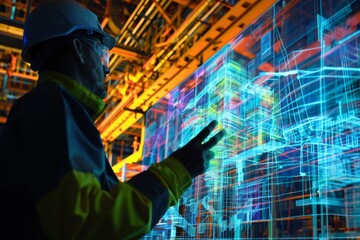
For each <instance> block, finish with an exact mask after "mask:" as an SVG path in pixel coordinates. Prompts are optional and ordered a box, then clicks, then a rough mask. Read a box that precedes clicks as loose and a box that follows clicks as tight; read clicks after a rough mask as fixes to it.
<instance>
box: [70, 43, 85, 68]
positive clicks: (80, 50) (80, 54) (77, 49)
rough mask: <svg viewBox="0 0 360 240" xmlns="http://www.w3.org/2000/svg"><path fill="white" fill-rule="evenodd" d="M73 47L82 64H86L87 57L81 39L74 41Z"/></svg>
mask: <svg viewBox="0 0 360 240" xmlns="http://www.w3.org/2000/svg"><path fill="white" fill-rule="evenodd" d="M73 47H74V49H75V52H76V55H77V56H78V58H79V60H80V62H81V63H82V64H85V55H84V48H83V46H82V44H81V42H80V40H79V39H77V38H74V39H73Z"/></svg>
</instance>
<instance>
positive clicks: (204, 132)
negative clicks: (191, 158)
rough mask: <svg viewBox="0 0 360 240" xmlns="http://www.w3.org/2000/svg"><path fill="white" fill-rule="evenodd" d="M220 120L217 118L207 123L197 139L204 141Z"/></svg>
mask: <svg viewBox="0 0 360 240" xmlns="http://www.w3.org/2000/svg"><path fill="white" fill-rule="evenodd" d="M217 124H218V122H217V121H216V120H213V121H211V122H210V124H209V125H207V126H206V127H205V128H204V129H203V130H201V132H200V133H199V134H198V135H197V136H196V137H195V138H194V140H195V141H198V142H200V143H201V142H203V141H204V140H205V138H207V137H208V136H209V135H210V133H211V131H212V130H213V129H214V128H215V127H216V126H217Z"/></svg>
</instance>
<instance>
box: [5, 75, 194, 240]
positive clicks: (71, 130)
mask: <svg viewBox="0 0 360 240" xmlns="http://www.w3.org/2000/svg"><path fill="white" fill-rule="evenodd" d="M104 108H105V104H104V102H103V101H102V100H101V99H99V98H98V97H96V96H95V95H94V94H92V93H91V92H89V91H88V90H87V89H85V88H84V87H83V86H82V85H80V84H79V83H77V82H76V81H75V80H73V79H71V78H69V77H67V76H65V75H62V74H60V73H56V72H45V73H42V74H40V77H39V80H38V84H37V86H36V87H35V88H34V89H33V90H31V91H30V92H28V93H27V94H25V95H24V96H23V97H21V98H20V99H19V100H18V101H17V102H16V103H15V104H14V106H13V107H12V109H11V111H10V114H9V116H8V120H7V123H6V125H5V127H4V130H3V133H2V135H1V137H0V164H1V165H0V166H1V168H0V171H1V172H0V173H1V174H0V184H1V185H0V187H1V189H0V201H1V202H0V203H1V205H0V208H1V209H0V211H1V212H0V216H1V221H2V224H1V232H0V239H21V238H23V239H62V240H65V239H137V238H139V237H140V236H142V235H144V234H145V233H147V232H149V231H150V229H151V228H152V227H153V226H154V225H155V224H156V223H157V222H158V220H159V219H160V218H161V217H162V215H163V214H164V213H165V211H166V210H167V208H168V207H169V206H171V205H174V204H176V203H177V201H178V199H179V198H180V196H181V194H182V193H183V191H184V190H185V189H186V188H187V187H188V186H189V185H190V184H191V177H190V174H189V173H188V172H187V170H186V169H185V168H184V166H183V165H182V164H181V163H180V162H179V161H178V160H176V159H173V158H168V159H165V160H164V161H162V162H161V163H158V164H154V165H152V166H150V168H149V169H148V170H147V171H144V172H142V173H140V174H138V175H137V176H135V177H133V178H132V179H131V180H129V181H127V182H119V181H118V179H117V177H116V175H115V174H114V172H113V170H112V168H111V166H110V165H109V163H108V160H107V158H106V155H105V153H104V149H103V145H102V141H101V138H100V135H99V132H98V131H97V129H96V127H95V125H94V123H93V120H94V119H95V118H96V117H97V116H98V115H99V114H100V113H101V111H103V110H104Z"/></svg>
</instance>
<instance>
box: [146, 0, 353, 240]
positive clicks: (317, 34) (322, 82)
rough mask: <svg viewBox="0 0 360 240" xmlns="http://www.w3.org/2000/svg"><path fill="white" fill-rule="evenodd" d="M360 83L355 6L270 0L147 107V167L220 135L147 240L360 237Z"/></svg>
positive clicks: (334, 0) (345, 0)
mask: <svg viewBox="0 0 360 240" xmlns="http://www.w3.org/2000/svg"><path fill="white" fill-rule="evenodd" d="M359 88H360V6H359V2H358V1H350V0H341V1H340V0H321V1H319V0H293V1H279V2H278V3H276V4H275V5H274V6H273V7H272V8H270V9H268V11H266V12H265V13H264V14H263V15H262V16H261V17H260V18H259V19H257V20H256V21H255V22H253V24H251V25H250V26H249V27H248V28H247V29H245V30H244V31H243V32H242V33H241V34H240V35H239V36H237V37H236V38H235V39H233V40H232V41H231V42H230V43H228V44H227V45H226V46H225V47H224V48H223V49H221V50H220V51H219V52H217V54H216V55H214V56H213V57H212V58H211V59H210V60H208V61H207V62H206V63H204V64H203V65H202V66H201V67H199V69H198V70H197V71H196V72H194V73H193V74H192V75H191V76H189V77H188V78H187V79H185V80H184V81H183V82H182V83H181V84H180V85H179V86H177V87H176V88H175V89H174V90H173V91H172V92H170V93H169V94H168V95H167V96H166V97H164V98H163V99H161V100H160V101H159V102H158V103H157V104H156V105H154V106H153V107H152V108H151V109H150V110H148V112H147V114H146V139H145V148H144V156H143V161H142V164H143V166H144V168H146V167H148V166H150V165H151V164H152V163H155V162H160V161H161V160H163V159H165V158H166V157H167V156H168V155H169V154H170V153H172V152H173V151H175V150H176V149H178V148H179V147H181V146H183V145H185V144H186V143H187V142H188V141H189V140H190V139H192V138H193V137H194V136H196V135H197V133H198V132H199V131H200V130H201V129H203V128H204V127H205V126H206V125H207V124H208V123H209V122H210V121H211V120H213V119H217V120H218V122H219V127H220V128H223V129H225V130H226V136H225V138H224V139H223V140H222V141H221V142H220V143H219V144H218V145H217V146H216V147H214V148H213V150H214V152H215V158H214V159H213V160H212V161H211V162H210V163H209V164H210V167H209V169H208V171H207V172H205V173H204V174H203V175H201V176H199V177H197V178H196V179H194V181H193V185H192V186H191V187H190V189H188V190H187V191H186V192H185V194H184V195H183V197H182V198H181V199H180V202H179V204H178V205H177V206H174V207H171V208H170V209H169V210H168V211H167V213H166V214H165V215H164V217H163V218H162V219H161V221H160V222H159V223H158V224H157V226H156V227H155V228H154V229H153V230H152V231H151V232H150V233H149V234H148V235H146V236H145V237H144V239H227V238H228V239H359V238H360V149H359V144H360V129H359V128H360V119H359V118H360V110H359V106H360V89H359ZM215 132H217V131H215Z"/></svg>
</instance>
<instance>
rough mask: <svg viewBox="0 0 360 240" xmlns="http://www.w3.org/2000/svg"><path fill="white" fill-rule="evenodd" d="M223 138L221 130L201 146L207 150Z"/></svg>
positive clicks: (223, 134) (223, 132)
mask: <svg viewBox="0 0 360 240" xmlns="http://www.w3.org/2000/svg"><path fill="white" fill-rule="evenodd" d="M224 136H225V131H224V130H221V131H220V132H218V133H217V134H216V135H215V136H213V137H212V138H210V139H209V141H207V142H206V143H204V144H203V149H204V150H208V149H210V148H212V147H213V146H215V145H216V144H217V143H218V142H219V141H220V140H221V139H222V138H223V137H224Z"/></svg>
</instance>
